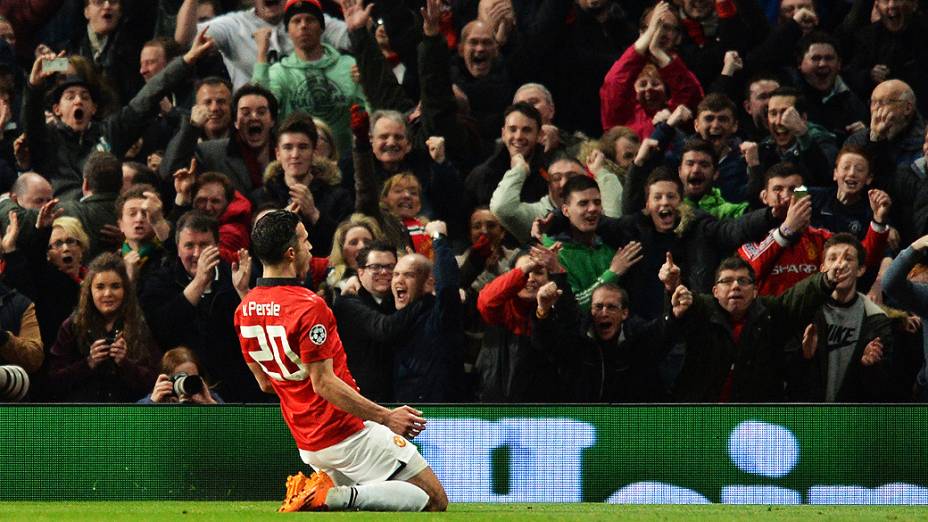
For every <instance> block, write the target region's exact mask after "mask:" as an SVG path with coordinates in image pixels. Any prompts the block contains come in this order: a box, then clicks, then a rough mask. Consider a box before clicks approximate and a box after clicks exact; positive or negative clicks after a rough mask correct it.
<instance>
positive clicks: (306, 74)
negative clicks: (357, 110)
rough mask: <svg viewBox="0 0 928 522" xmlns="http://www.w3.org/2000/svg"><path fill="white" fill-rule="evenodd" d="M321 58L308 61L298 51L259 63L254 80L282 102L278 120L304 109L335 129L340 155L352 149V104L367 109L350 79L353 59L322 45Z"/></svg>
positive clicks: (360, 93)
mask: <svg viewBox="0 0 928 522" xmlns="http://www.w3.org/2000/svg"><path fill="white" fill-rule="evenodd" d="M322 50H323V53H322V58H320V59H319V60H316V61H314V62H305V61H303V60H301V59H300V58H299V57H297V56H296V54H291V55H289V56H287V57H285V58H284V59H283V60H281V61H279V62H277V63H275V64H274V65H270V64H267V63H256V64H255V69H254V73H253V74H252V77H251V79H252V81H253V82H254V83H257V84H258V85H261V86H263V87H266V88H268V89H270V91H271V92H272V93H274V96H276V97H277V102H278V104H279V105H280V110H279V111H278V112H279V113H278V115H277V121H278V122H279V121H281V120H283V119H284V118H285V117H286V116H287V115H288V114H290V113H291V112H295V111H305V112H308V113H309V114H312V115H313V116H315V117H317V118H320V119H321V120H323V121H324V122H326V123H327V124H329V127H331V128H332V133H333V134H334V135H335V142H336V145H337V147H338V151H339V154H341V155H345V154H348V153H350V151H351V106H352V105H353V104H355V103H357V104H359V105H361V106H363V107H365V108H366V106H367V100H366V99H365V98H364V94H363V92H362V91H361V86H360V85H358V84H357V83H355V82H354V80H352V79H351V67H352V66H353V65H354V64H355V61H354V58H352V57H350V56H346V55H343V54H341V53H339V52H338V51H336V50H335V48H334V47H331V46H329V45H327V44H322Z"/></svg>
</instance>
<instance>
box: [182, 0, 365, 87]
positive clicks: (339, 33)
mask: <svg viewBox="0 0 928 522" xmlns="http://www.w3.org/2000/svg"><path fill="white" fill-rule="evenodd" d="M285 3H286V0H255V2H254V8H252V9H243V10H241V11H233V12H230V13H225V14H223V15H220V16H217V17H216V18H212V19H210V20H207V21H204V22H200V23H197V0H184V2H183V4H181V6H180V9H179V10H178V11H177V25H176V28H175V30H174V39H175V40H177V42H178V43H180V44H181V45H187V44H189V43H190V41H191V40H192V39H193V36H194V35H195V34H196V33H197V32H199V31H202V30H203V29H205V28H207V27H208V28H209V33H208V34H209V36H210V37H212V38H213V39H214V40H216V47H217V48H218V49H219V52H221V53H222V59H223V61H224V62H225V64H226V69H228V71H229V77H231V79H232V85H233V86H234V89H239V88H240V87H241V86H242V85H245V84H246V83H248V81H249V80H251V75H252V72H253V68H254V64H255V59H254V58H255V56H256V55H257V53H258V44H257V43H256V40H255V38H254V37H253V35H255V33H258V32H264V33H267V34H268V35H269V39H268V43H269V45H268V48H267V49H265V50H264V53H263V54H264V55H265V57H266V58H268V61H269V62H271V63H273V62H275V61H277V60H278V59H280V58H283V57H284V56H287V55H289V54H293V43H292V42H291V40H290V38H288V37H287V24H286V23H285V22H284V9H285ZM323 16H324V18H325V23H324V24H323V26H324V27H325V31H324V32H323V33H322V38H323V40H325V42H326V43H328V44H329V45H331V46H333V47H335V48H337V49H341V50H348V46H349V43H348V29H347V28H346V27H345V22H343V21H341V20H339V19H337V18H333V17H331V16H329V15H323Z"/></svg>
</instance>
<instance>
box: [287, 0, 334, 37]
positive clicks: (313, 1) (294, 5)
mask: <svg viewBox="0 0 928 522" xmlns="http://www.w3.org/2000/svg"><path fill="white" fill-rule="evenodd" d="M299 13H309V14H311V15H313V16H315V17H316V19H317V20H319V25H320V26H322V30H323V31H325V17H324V16H322V5H321V4H319V0H287V5H286V6H285V7H284V27H287V26H289V25H290V19H291V18H293V17H294V16H296V15H297V14H299Z"/></svg>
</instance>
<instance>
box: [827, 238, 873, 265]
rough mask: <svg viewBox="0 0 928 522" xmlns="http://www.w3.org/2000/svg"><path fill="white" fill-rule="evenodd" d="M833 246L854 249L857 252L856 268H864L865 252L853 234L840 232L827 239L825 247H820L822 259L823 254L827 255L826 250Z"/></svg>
mask: <svg viewBox="0 0 928 522" xmlns="http://www.w3.org/2000/svg"><path fill="white" fill-rule="evenodd" d="M835 245H851V246H853V247H854V250H856V251H857V266H864V263H865V262H866V260H867V252H866V251H865V250H864V246H863V245H862V244H861V243H860V241H859V240H858V239H857V237H856V236H855V235H854V234H849V233H847V232H841V233H840V234H835V235H833V236H831V237H830V238H828V240H827V241H825V245H824V246H822V258H823V259H824V257H825V254H827V253H828V249H829V248H831V247H833V246H835Z"/></svg>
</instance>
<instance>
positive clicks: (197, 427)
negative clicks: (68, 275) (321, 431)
mask: <svg viewBox="0 0 928 522" xmlns="http://www.w3.org/2000/svg"><path fill="white" fill-rule="evenodd" d="M422 409H423V410H424V411H425V413H426V416H427V417H428V419H429V425H428V428H427V429H426V431H425V432H424V433H423V435H422V436H420V437H419V438H418V439H416V441H415V442H416V444H417V445H418V446H419V448H420V451H421V452H422V453H423V455H424V456H425V457H426V459H427V460H429V462H430V463H431V464H432V467H433V468H434V469H435V471H436V473H437V474H438V476H439V477H440V478H441V480H442V482H443V483H444V484H445V487H446V489H447V490H448V493H449V497H450V499H451V500H452V501H453V502H579V501H584V502H612V503H705V502H724V503H760V504H806V503H808V504H816V503H817V504H842V503H853V504H928V434H926V433H928V430H926V429H925V427H926V426H928V409H926V408H925V407H922V406H909V405H899V406H893V405H881V406H803V405H789V406H687V405H672V406H582V407H581V406H492V405H480V406H430V407H423V408H422ZM0 464H2V465H0V500H56V499H57V500H64V499H71V500H118V499H127V500H140V499H152V500H157V499H172V500H186V499H190V500H270V499H279V498H281V495H282V494H283V491H284V479H285V478H286V476H287V475H288V474H291V473H294V472H296V471H298V470H303V471H309V470H308V468H307V467H306V466H305V465H304V464H303V463H302V462H301V461H300V460H299V456H298V455H297V451H296V448H295V446H294V444H293V440H292V439H291V437H290V435H289V432H288V431H287V429H286V426H285V425H284V423H283V421H282V419H281V417H280V412H279V410H278V409H277V407H276V406H272V405H256V406H214V407H209V406H176V405H175V406H134V405H133V406H29V405H16V406H5V407H0Z"/></svg>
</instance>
